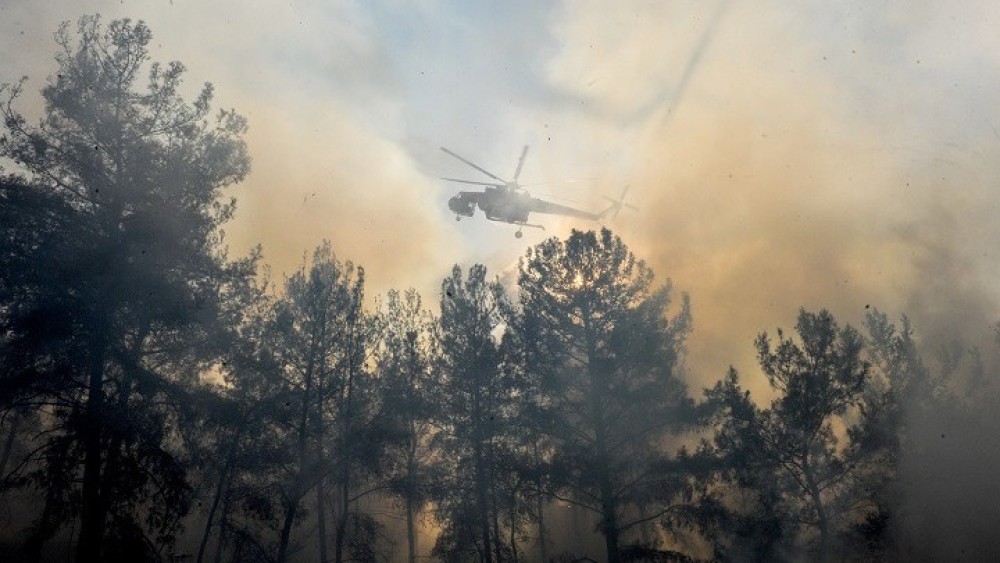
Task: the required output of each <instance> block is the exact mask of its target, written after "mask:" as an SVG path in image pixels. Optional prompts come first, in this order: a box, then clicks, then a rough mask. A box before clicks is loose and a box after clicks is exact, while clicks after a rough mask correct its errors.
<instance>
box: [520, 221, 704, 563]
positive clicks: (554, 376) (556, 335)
mask: <svg viewBox="0 0 1000 563" xmlns="http://www.w3.org/2000/svg"><path fill="white" fill-rule="evenodd" d="M518 285H519V287H520V290H521V293H520V296H521V304H522V309H523V311H522V318H521V319H520V321H519V324H518V327H519V331H520V332H521V333H522V336H521V337H520V341H521V342H523V343H524V346H525V347H526V350H525V356H526V357H525V361H526V366H527V367H526V369H527V370H528V371H529V372H534V374H535V376H534V377H535V379H536V380H537V382H538V396H537V404H538V413H537V414H536V416H535V420H536V424H538V428H539V429H540V431H542V432H543V433H544V434H545V435H547V436H548V437H549V438H550V439H551V440H552V447H553V449H554V453H553V459H552V473H553V476H554V479H555V485H556V487H557V491H559V493H558V494H559V497H560V498H562V499H563V500H565V501H567V502H571V503H573V504H576V505H579V506H582V507H584V508H586V509H588V510H590V511H592V512H594V513H596V514H597V515H598V517H599V519H600V523H599V529H600V531H601V533H602V534H603V535H604V538H605V544H606V551H607V560H608V561H609V562H617V561H621V560H622V559H621V557H622V556H621V551H620V550H621V545H622V534H624V533H627V532H628V531H630V530H632V529H633V528H636V527H637V526H640V525H641V524H643V523H645V522H648V521H651V520H653V519H656V518H658V517H660V516H662V515H664V514H667V513H668V512H669V510H670V508H671V507H670V506H662V505H661V506H658V507H656V508H653V509H652V511H651V512H647V511H646V510H645V508H648V507H651V506H653V505H654V504H655V502H654V501H655V498H654V495H653V492H654V490H655V489H656V487H657V486H658V485H659V484H660V483H661V482H660V480H659V479H658V478H657V475H656V467H657V466H658V464H659V462H661V461H662V459H663V455H662V454H661V453H660V452H661V450H662V445H663V440H664V438H665V437H667V436H670V435H671V434H673V433H675V432H678V431H680V430H683V429H684V428H686V427H687V426H688V425H690V424H693V422H694V416H693V415H694V412H693V408H692V402H691V400H690V399H689V398H688V396H687V392H686V388H685V385H684V384H683V382H682V381H681V380H680V379H679V378H678V376H677V369H678V363H679V359H680V355H681V353H682V346H683V342H684V337H685V335H686V334H687V332H688V330H689V328H690V312H689V308H688V303H687V298H686V297H685V298H684V300H683V302H682V306H681V309H680V311H679V312H678V313H677V314H676V315H675V316H674V317H673V318H668V316H667V311H668V309H669V305H670V286H669V285H666V286H662V287H660V288H658V289H657V288H654V286H653V274H652V272H651V271H650V270H649V268H648V267H646V265H645V264H644V263H643V262H642V261H640V260H637V259H636V258H635V256H634V255H633V254H632V253H631V252H630V251H629V250H628V248H627V247H626V246H625V244H624V243H623V242H622V241H621V239H620V238H618V237H616V236H614V235H612V233H611V232H610V231H608V230H607V229H604V230H602V231H601V232H600V233H595V232H579V231H574V232H573V233H572V234H571V235H570V237H569V238H568V239H566V240H564V241H561V240H558V239H555V238H553V239H549V240H548V241H545V242H543V243H542V244H540V245H538V246H536V247H535V248H532V249H530V250H529V251H528V254H527V256H526V257H525V258H524V259H523V260H522V261H521V266H520V278H519V282H518ZM627 510H631V512H627Z"/></svg>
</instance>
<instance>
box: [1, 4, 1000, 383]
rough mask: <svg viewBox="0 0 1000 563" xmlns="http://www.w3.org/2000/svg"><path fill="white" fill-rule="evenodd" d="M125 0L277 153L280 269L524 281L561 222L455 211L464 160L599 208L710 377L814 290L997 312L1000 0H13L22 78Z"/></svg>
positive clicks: (959, 314) (237, 243)
mask: <svg viewBox="0 0 1000 563" xmlns="http://www.w3.org/2000/svg"><path fill="white" fill-rule="evenodd" d="M91 13H100V14H101V15H102V16H103V17H104V19H105V21H110V20H111V19H114V18H120V17H130V18H133V19H141V20H144V21H145V22H146V23H147V24H148V25H149V26H150V27H151V29H152V31H153V34H154V38H153V42H152V45H151V52H152V57H153V58H154V59H155V60H159V61H169V60H180V61H182V62H183V63H184V64H185V65H186V66H187V68H188V73H187V77H186V83H185V84H186V86H187V87H188V88H190V92H189V96H190V97H192V98H193V96H194V95H195V93H196V92H197V91H198V89H199V88H200V85H201V84H202V83H203V82H206V81H208V82H212V83H213V85H214V86H215V92H216V97H215V103H216V107H222V108H235V109H236V110H237V111H239V112H240V113H242V114H243V115H245V116H246V117H247V118H248V119H249V123H250V130H249V133H248V136H247V141H248V144H249V149H250V154H251V157H252V159H253V165H252V166H253V168H252V171H251V174H250V176H249V177H248V178H247V179H246V180H245V181H244V182H242V183H241V184H239V185H237V186H234V187H232V188H231V190H230V191H231V193H232V195H234V196H236V197H237V198H238V200H239V208H238V211H237V217H236V219H235V220H234V221H233V222H232V223H230V224H228V225H227V227H226V232H227V236H228V240H229V244H230V246H231V248H232V252H234V253H242V252H246V251H247V250H248V249H249V248H251V247H252V246H254V245H255V244H258V243H260V244H262V245H263V249H264V256H265V261H266V262H267V263H268V264H269V265H270V267H271V269H272V271H273V272H274V275H275V277H277V278H278V279H280V276H281V275H282V274H283V273H288V272H291V271H293V270H294V269H295V268H297V267H299V266H300V265H301V264H302V263H303V259H304V256H305V255H306V254H307V253H309V252H311V250H312V249H313V248H314V247H315V246H316V245H318V244H319V243H320V241H321V240H323V239H329V240H330V241H331V242H332V245H333V248H334V249H335V251H336V252H337V255H338V257H339V258H341V259H344V260H352V261H354V262H356V263H359V264H361V265H363V266H364V267H365V268H366V270H367V272H368V281H369V287H370V290H369V291H370V292H371V293H372V294H379V293H384V292H385V291H387V290H388V289H390V288H399V289H402V288H406V287H409V286H413V287H416V288H417V289H419V290H420V291H421V292H422V293H423V294H424V296H425V300H426V301H429V302H435V301H437V298H438V296H437V292H438V289H439V284H440V280H441V279H442V278H443V277H444V276H445V275H446V274H447V273H448V271H449V269H450V267H451V265H452V264H455V263H458V264H461V265H463V266H469V265H471V264H473V263H476V262H481V263H484V264H486V265H487V266H488V267H489V268H490V270H491V271H492V272H494V273H495V274H497V275H499V276H501V278H502V279H504V280H506V281H512V280H513V279H514V272H516V265H517V260H518V258H519V257H520V256H523V254H524V252H525V250H526V248H527V246H528V245H530V244H535V243H538V242H540V241H542V240H543V239H544V238H546V237H548V236H565V235H567V234H568V233H569V230H570V229H572V228H578V229H589V228H595V227H597V225H596V224H595V223H591V222H586V221H581V220H577V219H564V218H558V217H545V216H533V217H532V221H534V222H538V223H541V224H543V225H544V226H545V231H544V232H542V231H536V230H527V231H525V236H524V238H522V239H520V240H518V239H515V238H514V236H513V233H514V230H515V229H514V228H512V227H510V226H507V225H498V224H495V223H489V222H487V221H486V220H485V219H484V217H483V216H482V214H481V213H479V214H478V215H477V217H476V218H474V219H467V220H463V221H461V222H456V221H455V220H454V217H453V216H452V215H451V213H450V212H449V211H448V209H447V200H448V198H449V197H451V196H452V195H454V193H455V192H457V191H458V190H459V189H467V188H463V187H462V186H460V185H457V184H451V183H448V182H445V181H443V180H441V179H440V177H442V176H450V177H460V178H469V179H472V180H481V179H483V177H482V176H479V175H477V173H476V171H474V170H472V169H471V168H469V167H467V166H465V165H463V164H462V163H461V162H458V161H457V160H455V159H453V158H451V157H449V156H448V155H447V154H445V153H443V152H442V151H440V150H439V147H441V146H444V147H448V148H450V149H451V150H453V151H455V152H457V153H459V154H461V155H463V156H465V157H466V158H468V159H470V160H472V161H474V162H476V163H478V164H479V165H481V166H483V167H484V168H486V169H488V170H490V171H492V172H494V173H495V174H497V175H498V176H501V177H504V178H507V177H510V176H512V175H513V172H514V169H515V167H516V164H517V157H518V155H519V154H520V151H521V148H522V147H523V146H524V145H530V150H529V153H528V156H527V159H526V161H525V165H524V169H523V171H522V173H521V176H520V180H521V181H522V183H524V184H539V185H537V186H532V187H530V189H531V190H532V193H533V195H536V196H538V197H543V198H548V199H550V200H551V201H555V202H557V203H561V204H565V205H571V206H574V207H577V208H580V209H584V210H589V211H597V210H600V209H602V208H604V207H605V206H606V204H607V202H606V200H604V199H603V197H604V196H611V197H617V196H618V195H619V194H620V193H621V192H622V190H623V189H624V188H625V187H626V186H628V187H629V192H628V202H629V203H630V204H632V205H634V206H636V207H637V208H638V210H637V211H631V210H625V211H623V212H622V213H621V214H620V215H619V216H618V217H617V218H615V219H614V220H611V221H609V222H607V223H606V226H608V227H609V228H611V229H612V230H613V231H615V232H616V233H618V234H620V235H621V236H622V237H623V239H624V240H625V242H626V243H627V244H628V245H629V246H630V247H631V248H632V250H633V251H634V252H635V253H636V255H637V256H638V257H640V258H642V259H645V260H646V261H647V262H648V263H649V265H650V266H651V267H652V269H653V270H654V272H655V273H656V275H657V279H658V280H659V281H661V282H665V281H666V280H668V279H669V280H671V281H672V283H673V286H674V288H675V291H677V292H686V293H688V294H689V295H690V297H691V301H692V308H693V316H694V327H695V328H694V332H693V334H692V336H691V338H690V341H689V352H688V357H687V367H688V371H689V379H690V382H691V386H692V387H693V389H694V392H695V393H697V392H698V390H699V389H700V388H701V387H705V386H709V385H711V383H712V382H714V381H715V380H718V379H719V378H721V377H722V376H723V374H724V373H725V369H726V367H727V366H728V365H730V364H733V365H735V366H736V367H737V368H738V369H739V370H740V371H741V372H743V373H745V374H746V375H745V380H746V381H747V383H748V385H749V386H750V388H751V389H754V390H755V392H759V391H762V390H763V388H764V386H765V385H766V382H765V381H764V379H763V377H762V376H760V374H759V372H758V371H756V369H755V361H754V351H753V345H752V342H753V338H754V336H755V335H756V334H757V333H758V332H760V331H762V330H768V331H771V332H773V331H774V330H775V328H777V327H779V326H781V327H786V328H790V327H791V326H792V325H793V324H794V321H795V316H796V314H797V311H798V309H799V308H800V307H806V308H807V309H811V310H812V309H819V308H823V307H825V308H828V309H830V310H831V311H832V312H833V313H834V315H835V316H837V318H838V319H841V320H842V321H844V322H851V323H855V324H857V323H858V322H860V320H861V319H862V318H863V315H864V312H865V310H866V308H869V307H877V308H879V309H881V310H883V311H886V312H887V313H889V314H890V316H892V317H898V316H899V315H901V314H904V313H905V314H908V315H909V316H910V317H911V318H912V319H913V321H914V325H915V327H916V329H917V332H918V335H920V336H922V337H923V338H924V339H925V340H928V341H944V340H949V339H956V338H972V339H975V338H981V337H983V335H988V334H989V333H990V332H989V331H990V327H991V326H992V325H993V324H994V323H996V322H997V320H998V319H1000V308H998V297H1000V295H998V291H997V285H996V284H995V283H994V282H993V280H995V279H996V277H997V275H998V274H1000V251H998V250H997V248H998V245H997V243H998V242H1000V221H997V220H996V219H995V217H997V215H998V212H1000V158H998V155H1000V105H997V104H996V90H997V87H998V86H1000V34H997V33H996V27H997V25H998V23H1000V4H998V3H996V2H994V1H992V0H981V1H980V0H963V1H961V2H958V1H940V0H910V1H907V2H902V1H888V0H887V1H880V2H871V1H866V0H845V1H840V2H827V1H823V0H804V1H802V0H800V1H794V2H792V1H788V0H754V1H752V2H751V1H750V0H701V1H694V0H684V1H622V2H614V3H611V2H599V1H596V0H580V1H565V2H553V1H550V2H540V1H521V0H518V1H511V2H502V3H501V2H494V3H486V2H466V1H458V0H454V1H446V0H417V1H412V2H403V1H399V0H383V1H373V2H362V1H338V0H322V1H320V0H293V1H286V2H277V1H275V2H271V1H267V2H265V1H248V0H242V1H236V0H216V1H213V2H203V1H197V0H115V1H112V0H49V1H46V2H36V1H34V0H3V2H0V52H2V53H4V56H3V57H0V81H13V80H17V79H18V78H19V77H21V76H22V75H27V76H28V77H29V80H28V82H27V84H26V86H25V92H26V93H25V95H24V96H23V98H22V100H20V107H21V108H22V109H24V110H25V111H26V112H28V113H31V112H32V111H36V112H37V109H38V103H39V101H38V96H37V92H38V90H39V89H40V88H41V87H42V86H44V84H45V81H46V79H47V77H48V76H50V75H51V74H53V73H54V69H55V63H54V60H53V54H54V53H55V48H56V45H55V43H54V41H53V37H52V33H53V32H54V31H55V30H56V28H57V27H58V25H59V23H60V22H62V21H66V20H69V21H74V20H76V18H78V17H79V16H80V15H82V14H91Z"/></svg>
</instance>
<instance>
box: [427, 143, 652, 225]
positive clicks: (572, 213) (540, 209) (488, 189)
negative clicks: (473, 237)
mask: <svg viewBox="0 0 1000 563" xmlns="http://www.w3.org/2000/svg"><path fill="white" fill-rule="evenodd" d="M441 150H442V151H444V152H446V153H448V154H449V155H450V156H453V157H455V158H457V159H458V160H460V161H462V162H463V163H465V164H467V165H469V166H471V167H472V168H475V169H476V170H478V171H479V172H482V173H483V174H485V175H487V176H489V177H490V178H492V179H493V180H495V182H486V181H476V180H462V179H459V178H442V180H448V181H449V182H458V183H462V184H473V185H477V186H484V188H483V191H481V192H466V191H462V192H458V194H456V195H455V196H453V197H452V198H451V199H449V200H448V209H450V210H452V211H453V212H454V213H455V220H456V221H461V220H462V217H472V216H473V215H474V214H475V210H476V207H477V206H478V207H479V209H481V210H482V211H483V213H484V214H486V218H487V219H488V220H490V221H496V222H500V223H509V224H511V225H517V231H516V232H515V233H514V236H515V237H516V238H521V237H522V236H523V233H522V232H521V229H523V228H524V227H529V228H534V229H541V230H543V231H544V230H545V227H544V226H543V225H539V224H533V223H529V222H528V215H529V214H531V213H544V214H548V215H563V216H566V217H575V218H577V219H586V220H589V221H600V220H602V219H604V218H605V217H607V216H608V215H612V216H614V215H617V214H618V212H619V211H620V210H621V208H622V207H628V208H629V209H637V208H636V207H634V206H632V205H629V204H627V203H625V202H624V199H625V194H626V193H628V186H626V187H625V189H624V190H623V191H622V195H621V197H619V198H618V199H617V200H615V199H611V198H609V197H607V196H605V199H607V200H608V201H610V202H611V205H609V206H608V207H607V208H605V209H604V210H602V211H600V212H597V213H593V212H590V211H583V210H580V209H574V208H572V207H567V206H565V205H559V204H557V203H552V202H549V201H545V200H541V199H538V198H536V197H532V196H531V194H529V193H528V192H527V191H525V190H524V188H522V187H521V186H520V185H519V184H518V183H517V179H518V177H519V176H520V175H521V169H522V168H523V167H524V157H525V156H527V154H528V145H525V147H524V149H523V150H522V151H521V157H520V158H519V159H518V160H517V169H516V170H515V171H514V178H513V179H512V180H504V179H503V178H501V177H499V176H497V175H496V174H493V173H492V172H490V171H489V170H486V169H485V168H483V167H481V166H479V165H478V164H476V163H474V162H472V161H470V160H467V159H466V158H464V157H462V156H460V155H458V154H456V153H454V152H452V151H450V150H448V149H446V148H445V147H441Z"/></svg>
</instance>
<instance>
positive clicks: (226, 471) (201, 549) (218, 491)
mask: <svg viewBox="0 0 1000 563" xmlns="http://www.w3.org/2000/svg"><path fill="white" fill-rule="evenodd" d="M242 431H243V425H242V424H241V425H240V428H239V429H238V430H237V432H236V436H235V437H234V438H233V443H232V446H230V448H229V455H228V456H227V457H226V465H225V466H223V468H222V473H221V474H220V475H219V482H218V483H217V484H216V486H215V494H214V495H213V496H212V507H211V508H209V509H208V517H207V519H206V520H205V531H204V533H202V535H201V544H200V545H199V546H198V558H197V560H196V563H202V560H203V559H204V557H205V548H206V547H207V546H208V539H209V537H210V536H211V535H212V525H213V524H214V521H215V512H216V511H217V510H218V508H219V503H220V502H221V501H222V495H223V492H224V491H225V489H226V484H227V482H228V481H229V476H230V474H231V473H232V471H233V466H234V465H235V464H236V452H237V451H238V450H239V442H240V436H241V435H242ZM220 542H221V538H220Z"/></svg>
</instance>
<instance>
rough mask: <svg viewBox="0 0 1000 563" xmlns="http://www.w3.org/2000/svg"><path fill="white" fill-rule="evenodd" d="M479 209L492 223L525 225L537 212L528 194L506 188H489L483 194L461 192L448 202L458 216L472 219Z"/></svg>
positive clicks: (532, 199) (533, 201)
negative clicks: (531, 215)
mask: <svg viewBox="0 0 1000 563" xmlns="http://www.w3.org/2000/svg"><path fill="white" fill-rule="evenodd" d="M477 206H478V207H479V209H481V210H482V212H483V213H484V214H485V215H486V218H487V219H489V220H490V221H502V222H504V223H524V222H526V221H527V220H528V214H529V213H531V212H532V211H535V210H536V209H535V200H534V198H532V197H531V195H530V194H528V193H526V192H518V191H514V190H512V189H510V188H508V187H506V186H498V187H487V188H486V189H484V190H483V191H482V192H459V193H458V195H456V196H454V197H452V198H451V199H450V200H448V208H449V209H451V210H452V211H453V212H454V213H455V214H456V215H459V216H463V217H472V216H473V214H474V212H475V208H476V207H477Z"/></svg>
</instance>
